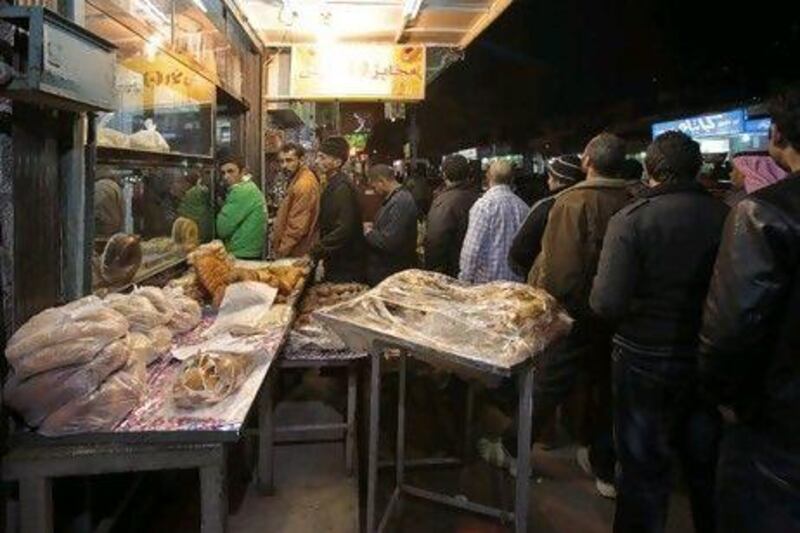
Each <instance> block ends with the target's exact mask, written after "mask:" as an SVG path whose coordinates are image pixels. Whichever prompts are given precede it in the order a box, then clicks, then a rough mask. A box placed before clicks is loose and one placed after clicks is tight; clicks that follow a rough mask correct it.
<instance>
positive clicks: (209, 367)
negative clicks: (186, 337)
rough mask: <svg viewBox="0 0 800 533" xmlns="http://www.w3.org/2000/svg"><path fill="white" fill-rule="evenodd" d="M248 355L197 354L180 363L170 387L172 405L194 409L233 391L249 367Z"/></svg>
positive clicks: (240, 382)
mask: <svg viewBox="0 0 800 533" xmlns="http://www.w3.org/2000/svg"><path fill="white" fill-rule="evenodd" d="M253 367H254V359H253V357H252V356H249V355H234V354H228V353H226V354H220V353H203V354H198V355H195V356H193V357H191V358H190V359H187V360H186V361H185V362H184V363H183V367H182V368H181V370H180V371H179V372H178V376H177V379H176V381H175V384H174V385H173V387H172V393H173V399H174V401H175V405H176V406H177V407H180V408H182V409H195V408H200V407H205V406H208V405H214V404H216V403H219V402H220V401H222V400H224V399H225V398H227V397H228V396H230V395H231V394H233V392H234V391H236V390H237V389H238V388H239V387H240V386H241V385H242V383H244V381H245V380H246V379H247V376H248V375H249V374H250V372H251V371H252V370H253Z"/></svg>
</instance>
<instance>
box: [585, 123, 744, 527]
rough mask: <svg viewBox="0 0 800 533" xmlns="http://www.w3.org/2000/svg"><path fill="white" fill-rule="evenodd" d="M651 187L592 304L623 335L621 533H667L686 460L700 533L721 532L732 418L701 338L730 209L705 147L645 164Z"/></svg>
mask: <svg viewBox="0 0 800 533" xmlns="http://www.w3.org/2000/svg"><path fill="white" fill-rule="evenodd" d="M645 165H646V167H647V175H648V176H649V178H650V188H649V190H648V191H646V192H644V193H643V194H642V199H640V200H638V201H636V202H634V203H633V204H631V205H629V206H628V207H625V208H623V209H622V210H621V211H620V212H619V213H617V214H616V215H614V217H613V218H612V219H611V221H610V222H609V224H608V231H607V232H606V237H605V240H604V243H603V251H602V253H601V255H600V264H599V267H598V270H597V276H596V277H595V279H594V286H593V288H592V294H591V298H590V303H591V306H592V309H593V310H594V312H595V313H597V315H598V316H600V317H601V318H603V319H605V320H606V321H607V322H608V323H609V324H610V325H612V326H614V327H615V329H616V334H615V336H614V352H613V357H612V358H613V372H612V376H613V390H614V430H615V431H614V436H615V443H616V451H617V458H618V461H619V467H620V468H619V469H618V475H617V492H618V496H617V509H616V516H615V518H614V531H617V532H619V533H623V532H627V531H648V532H653V533H656V532H663V531H664V528H665V527H666V520H667V510H668V508H669V495H670V492H671V489H672V475H671V472H670V470H671V466H672V457H673V455H676V456H677V457H678V458H679V459H680V461H681V465H682V467H683V471H684V478H685V479H686V480H687V483H688V485H689V496H690V499H691V502H692V511H693V516H694V526H695V530H696V531H698V532H699V533H714V531H715V528H714V505H713V501H714V472H715V466H716V460H717V444H718V441H719V434H720V429H721V428H720V420H719V416H718V413H717V411H716V409H715V408H714V406H713V405H711V404H710V403H709V402H707V401H704V400H703V399H702V398H701V397H700V394H699V388H698V383H697V334H698V332H699V330H700V321H701V315H702V310H703V302H704V300H705V294H706V292H707V291H708V282H709V280H710V279H711V271H712V269H713V267H714V259H715V258H716V255H717V249H718V248H719V241H720V238H721V236H722V225H723V224H724V222H725V216H726V214H727V211H728V209H727V207H726V206H725V204H723V203H722V202H721V201H719V200H717V199H716V198H714V197H713V196H711V194H709V193H708V192H707V191H706V189H705V188H704V187H703V186H702V185H701V184H700V182H699V181H698V180H697V175H698V173H699V172H700V167H701V165H702V156H701V155H700V145H699V144H697V143H696V142H695V141H693V140H692V139H691V138H690V137H689V136H687V135H686V134H684V133H679V132H669V133H665V134H663V135H661V136H659V137H657V138H656V139H655V140H654V141H653V143H652V144H651V145H650V147H649V148H648V149H647V157H646V159H645Z"/></svg>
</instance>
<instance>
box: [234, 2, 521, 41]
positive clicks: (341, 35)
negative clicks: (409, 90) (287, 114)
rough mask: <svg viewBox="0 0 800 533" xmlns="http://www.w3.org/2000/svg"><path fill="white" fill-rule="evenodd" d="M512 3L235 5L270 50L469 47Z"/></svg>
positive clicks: (260, 3) (287, 3)
mask: <svg viewBox="0 0 800 533" xmlns="http://www.w3.org/2000/svg"><path fill="white" fill-rule="evenodd" d="M512 1H513V0H236V3H237V4H238V5H239V7H240V8H241V10H242V11H243V12H244V14H245V16H246V17H247V19H248V22H249V24H250V25H251V26H252V27H253V28H254V29H255V31H256V32H257V33H258V35H259V37H260V38H261V40H262V41H263V42H264V44H265V45H266V46H267V47H287V46H292V45H296V44H310V43H325V42H338V43H359V44H414V45H426V46H432V47H449V48H461V49H463V48H465V47H467V46H468V45H469V44H470V43H471V42H472V41H473V40H474V39H475V38H476V37H477V36H478V35H480V34H481V32H483V30H485V29H486V28H487V27H488V26H489V25H490V24H491V23H492V22H493V21H494V20H495V19H496V18H497V17H498V16H499V15H500V14H501V13H502V12H503V11H504V10H505V9H506V8H507V7H508V6H509V4H511V2H512Z"/></svg>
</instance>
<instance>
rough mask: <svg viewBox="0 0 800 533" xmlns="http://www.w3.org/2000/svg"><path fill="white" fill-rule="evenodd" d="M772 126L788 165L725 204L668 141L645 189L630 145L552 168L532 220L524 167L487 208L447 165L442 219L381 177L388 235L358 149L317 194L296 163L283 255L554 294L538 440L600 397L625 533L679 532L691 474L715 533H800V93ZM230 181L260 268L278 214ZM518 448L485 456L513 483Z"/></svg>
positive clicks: (742, 164) (336, 161)
mask: <svg viewBox="0 0 800 533" xmlns="http://www.w3.org/2000/svg"><path fill="white" fill-rule="evenodd" d="M771 118H772V129H771V132H770V141H769V157H766V156H764V157H761V158H760V159H758V160H755V159H738V160H737V159H734V168H735V169H736V170H735V172H734V174H735V175H734V176H733V180H734V185H735V186H736V187H738V189H740V191H734V193H735V194H728V195H726V196H725V197H719V196H718V195H715V194H712V193H711V192H710V191H709V190H708V188H707V187H705V186H704V185H703V184H702V183H701V182H700V180H698V174H699V172H700V169H701V165H702V156H701V153H700V148H699V145H698V144H697V143H696V142H695V141H693V140H692V139H691V138H690V137H688V136H687V135H685V134H683V133H680V132H668V133H665V134H663V135H660V136H659V137H657V138H656V139H655V140H653V142H652V143H651V144H650V146H649V147H648V149H647V151H646V157H645V159H644V169H643V170H644V175H643V174H642V166H641V165H639V164H637V163H636V162H632V161H631V160H629V159H627V158H626V145H625V141H624V140H623V139H621V138H619V137H617V136H615V135H613V134H610V133H602V134H600V135H598V136H596V137H595V138H593V139H592V140H591V141H590V142H589V143H588V145H587V146H586V147H585V149H584V150H583V152H582V153H581V154H580V155H578V154H567V155H563V156H560V157H556V158H554V159H553V160H551V161H550V163H549V168H548V170H549V180H548V186H549V189H550V195H549V196H548V197H546V198H545V199H543V200H541V201H539V202H537V203H535V204H534V205H533V206H532V207H531V208H529V207H528V206H527V205H526V204H525V203H524V202H523V201H522V200H520V198H518V197H517V196H516V195H515V193H514V192H513V191H512V188H511V187H510V184H511V175H512V169H511V168H510V167H509V166H508V164H507V163H504V162H495V163H494V164H492V165H491V166H490V168H489V169H488V172H487V176H486V177H487V182H488V190H487V191H486V192H484V193H483V194H481V191H480V189H479V188H476V187H475V186H474V184H473V183H472V181H471V180H470V179H469V177H470V176H469V174H470V170H469V164H468V162H467V161H466V160H465V159H464V158H463V157H461V156H452V157H449V158H447V159H445V161H444V162H443V164H442V177H443V179H444V185H443V187H442V188H441V190H440V191H439V192H438V194H436V195H435V196H434V197H433V198H432V200H431V201H429V202H428V203H429V204H430V208H429V210H428V211H427V216H425V215H426V213H425V212H420V211H421V207H420V204H419V202H416V201H415V198H414V195H413V194H412V191H410V190H409V188H406V187H402V186H401V184H400V183H399V182H398V180H397V177H396V176H395V173H394V171H393V169H392V168H391V167H388V166H383V165H376V166H373V167H372V168H371V169H370V170H369V172H368V181H369V184H370V185H371V187H372V188H373V190H375V191H376V192H377V193H378V194H380V195H381V196H382V197H383V204H382V206H381V209H380V211H379V212H378V214H377V217H376V218H375V221H374V223H373V224H371V227H369V226H370V225H367V226H365V225H364V224H363V220H362V214H361V209H360V206H359V198H358V196H359V193H358V190H357V189H356V187H355V186H354V185H353V184H352V183H351V182H350V180H349V179H348V178H347V177H346V176H345V174H344V173H343V171H342V167H343V166H344V165H345V163H346V162H347V160H348V156H349V146H348V145H347V142H346V141H345V140H344V139H343V138H340V137H332V138H329V139H327V140H325V141H324V142H322V144H321V146H320V148H319V155H318V156H317V160H316V171H317V172H316V174H315V173H313V172H311V171H310V170H309V168H308V166H307V165H305V164H304V163H303V161H302V160H303V155H304V153H303V150H302V148H301V147H299V146H296V145H287V146H285V147H284V148H283V149H282V151H281V155H280V162H281V165H282V168H283V170H284V171H285V172H286V173H287V175H288V176H289V178H290V184H289V188H288V194H287V196H286V198H285V200H284V202H283V204H282V205H281V207H280V211H279V213H278V217H277V221H276V222H275V224H274V227H273V231H272V236H271V246H272V249H273V252H274V254H275V255H277V256H280V257H284V256H301V255H306V254H308V255H310V256H311V257H312V258H314V259H316V260H321V263H322V265H323V268H324V272H325V278H326V279H327V280H329V281H333V282H364V281H366V282H368V283H370V284H373V285H374V284H376V283H379V282H380V281H381V280H383V279H385V278H386V277H387V276H389V275H391V274H392V273H395V272H398V271H401V270H404V269H407V268H413V267H424V268H426V269H429V270H433V271H437V272H441V273H444V274H447V275H449V276H452V277H457V278H459V279H460V280H462V281H463V282H465V283H486V282H490V281H498V280H507V281H515V282H527V283H529V284H531V285H533V286H534V287H537V288H541V289H543V290H546V291H547V292H548V293H550V294H552V295H553V296H554V297H556V298H557V299H558V300H559V301H560V302H561V304H562V305H563V306H564V307H565V308H566V309H567V310H568V312H569V313H570V315H571V316H572V318H573V319H574V325H573V328H572V332H571V333H570V335H569V337H568V338H566V339H564V340H563V341H562V342H561V343H560V344H559V345H557V346H556V347H554V348H553V349H552V350H549V351H548V352H546V353H545V354H544V355H543V356H542V357H541V359H540V360H539V362H538V367H537V373H536V378H535V386H534V402H533V404H534V421H533V428H534V435H533V436H534V440H539V439H540V438H541V431H542V429H543V428H546V427H547V426H548V423H549V421H551V420H552V419H553V417H554V416H555V414H556V412H557V408H558V407H559V406H561V405H562V404H563V403H564V402H565V401H566V400H567V398H568V397H569V395H570V394H571V392H572V391H573V390H574V389H575V387H576V386H578V384H581V386H586V387H589V389H590V390H591V391H592V393H591V394H590V396H591V398H592V402H593V403H592V407H591V414H592V416H591V419H592V427H591V430H590V431H589V432H588V434H587V435H585V438H584V439H583V441H584V442H581V444H582V446H581V448H580V449H579V452H578V457H577V460H578V462H579V464H580V465H581V466H582V467H583V468H584V469H585V470H586V471H587V472H589V473H591V474H592V475H593V476H595V478H596V487H597V490H598V491H599V492H600V494H602V495H604V496H606V497H615V498H616V515H615V530H616V531H620V532H629V531H648V532H658V531H664V528H665V524H666V517H667V509H668V503H669V496H670V493H671V489H672V473H671V466H672V463H673V457H677V458H678V460H679V462H680V465H681V466H682V469H683V473H684V479H685V481H686V484H687V486H688V491H689V496H690V500H691V508H692V513H693V518H694V526H695V529H696V530H697V531H700V532H712V531H721V532H726V533H727V532H736V531H746V532H762V531H775V532H779V531H780V532H789V531H800V416H798V414H797V413H798V411H800V92H798V91H787V92H785V93H783V94H782V95H780V96H778V97H776V98H775V99H774V100H773V102H772V104H771ZM748 157H751V156H748ZM229 166H231V165H223V167H222V170H223V172H224V173H225V176H226V179H228V181H229V183H230V184H231V190H230V192H229V193H228V198H227V201H226V204H225V207H224V208H223V209H222V211H221V212H220V214H219V215H218V218H217V228H218V233H219V235H220V236H221V237H222V238H223V239H225V241H226V244H228V245H229V247H230V249H231V250H232V251H233V252H234V253H235V254H236V255H240V256H244V257H252V256H258V255H260V254H261V252H262V250H261V249H260V248H259V246H258V240H259V239H258V236H254V237H252V238H251V237H250V235H251V234H252V231H253V228H255V227H256V226H258V225H261V226H262V227H263V220H261V219H259V215H256V214H253V215H252V216H253V218H252V219H251V218H249V217H250V215H246V214H244V212H245V211H248V209H249V212H251V213H255V212H256V211H258V212H263V207H262V206H259V205H257V204H258V202H257V201H255V200H252V201H250V200H249V199H248V198H249V197H250V196H253V197H255V195H256V194H255V193H253V191H250V190H249V188H248V187H247V186H246V182H245V184H244V185H242V184H241V180H240V181H237V180H236V175H235V174H236V173H235V172H233V171H232V170H233V169H229V168H228V167H229ZM233 166H235V165H233ZM229 170H231V172H229ZM741 191H743V192H741ZM425 207H426V208H427V205H426V206H425ZM420 219H424V220H425V221H426V231H425V236H424V242H423V249H424V251H423V254H422V258H420V257H419V256H418V253H417V244H418V240H417V237H418V235H417V229H418V220H420ZM262 242H263V239H262ZM251 245H252V246H251ZM515 442H516V438H515V436H514V435H513V429H510V430H509V431H508V432H507V434H503V435H501V436H499V437H498V438H497V439H496V440H494V441H486V442H483V446H482V450H481V453H482V454H484V452H486V453H485V455H486V456H487V457H489V456H490V457H495V458H496V457H498V456H499V457H501V460H500V463H501V464H513V457H514V456H515V453H516V450H514V444H515ZM492 447H494V449H495V452H497V453H494V452H491V453H490V452H487V450H489V449H490V448H492ZM517 475H524V474H523V473H517Z"/></svg>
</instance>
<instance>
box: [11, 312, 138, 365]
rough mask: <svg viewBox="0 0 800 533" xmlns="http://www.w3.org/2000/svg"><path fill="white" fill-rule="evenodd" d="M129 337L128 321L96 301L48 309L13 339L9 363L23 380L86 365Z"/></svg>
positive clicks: (28, 323) (33, 319)
mask: <svg viewBox="0 0 800 533" xmlns="http://www.w3.org/2000/svg"><path fill="white" fill-rule="evenodd" d="M127 333H128V321H127V319H125V317H124V316H122V315H121V314H120V313H118V312H117V311H115V310H113V309H111V308H110V307H108V306H107V305H106V304H105V303H103V302H102V301H101V300H99V299H98V298H95V297H88V298H83V299H81V300H77V301H75V302H72V303H71V304H67V305H65V306H62V307H55V308H51V309H47V310H45V311H43V312H41V313H39V314H38V315H36V316H35V317H33V318H32V319H31V320H29V321H28V322H27V323H26V324H24V325H23V326H22V327H21V328H19V330H17V332H16V333H14V335H13V336H12V337H11V340H10V341H9V343H8V346H7V348H6V359H7V360H8V362H9V364H10V365H11V366H12V367H13V368H14V371H15V372H16V374H17V376H18V377H19V379H25V378H27V377H29V376H32V375H34V374H38V373H40V372H46V371H48V370H52V369H55V368H61V367H65V366H71V365H76V364H79V363H86V362H88V361H90V360H91V359H92V358H93V357H94V356H95V354H97V353H98V352H99V351H100V350H102V349H103V348H105V347H106V346H107V345H108V344H110V343H111V342H112V341H113V340H115V339H119V338H121V337H124V336H125V335H126V334H127Z"/></svg>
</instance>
